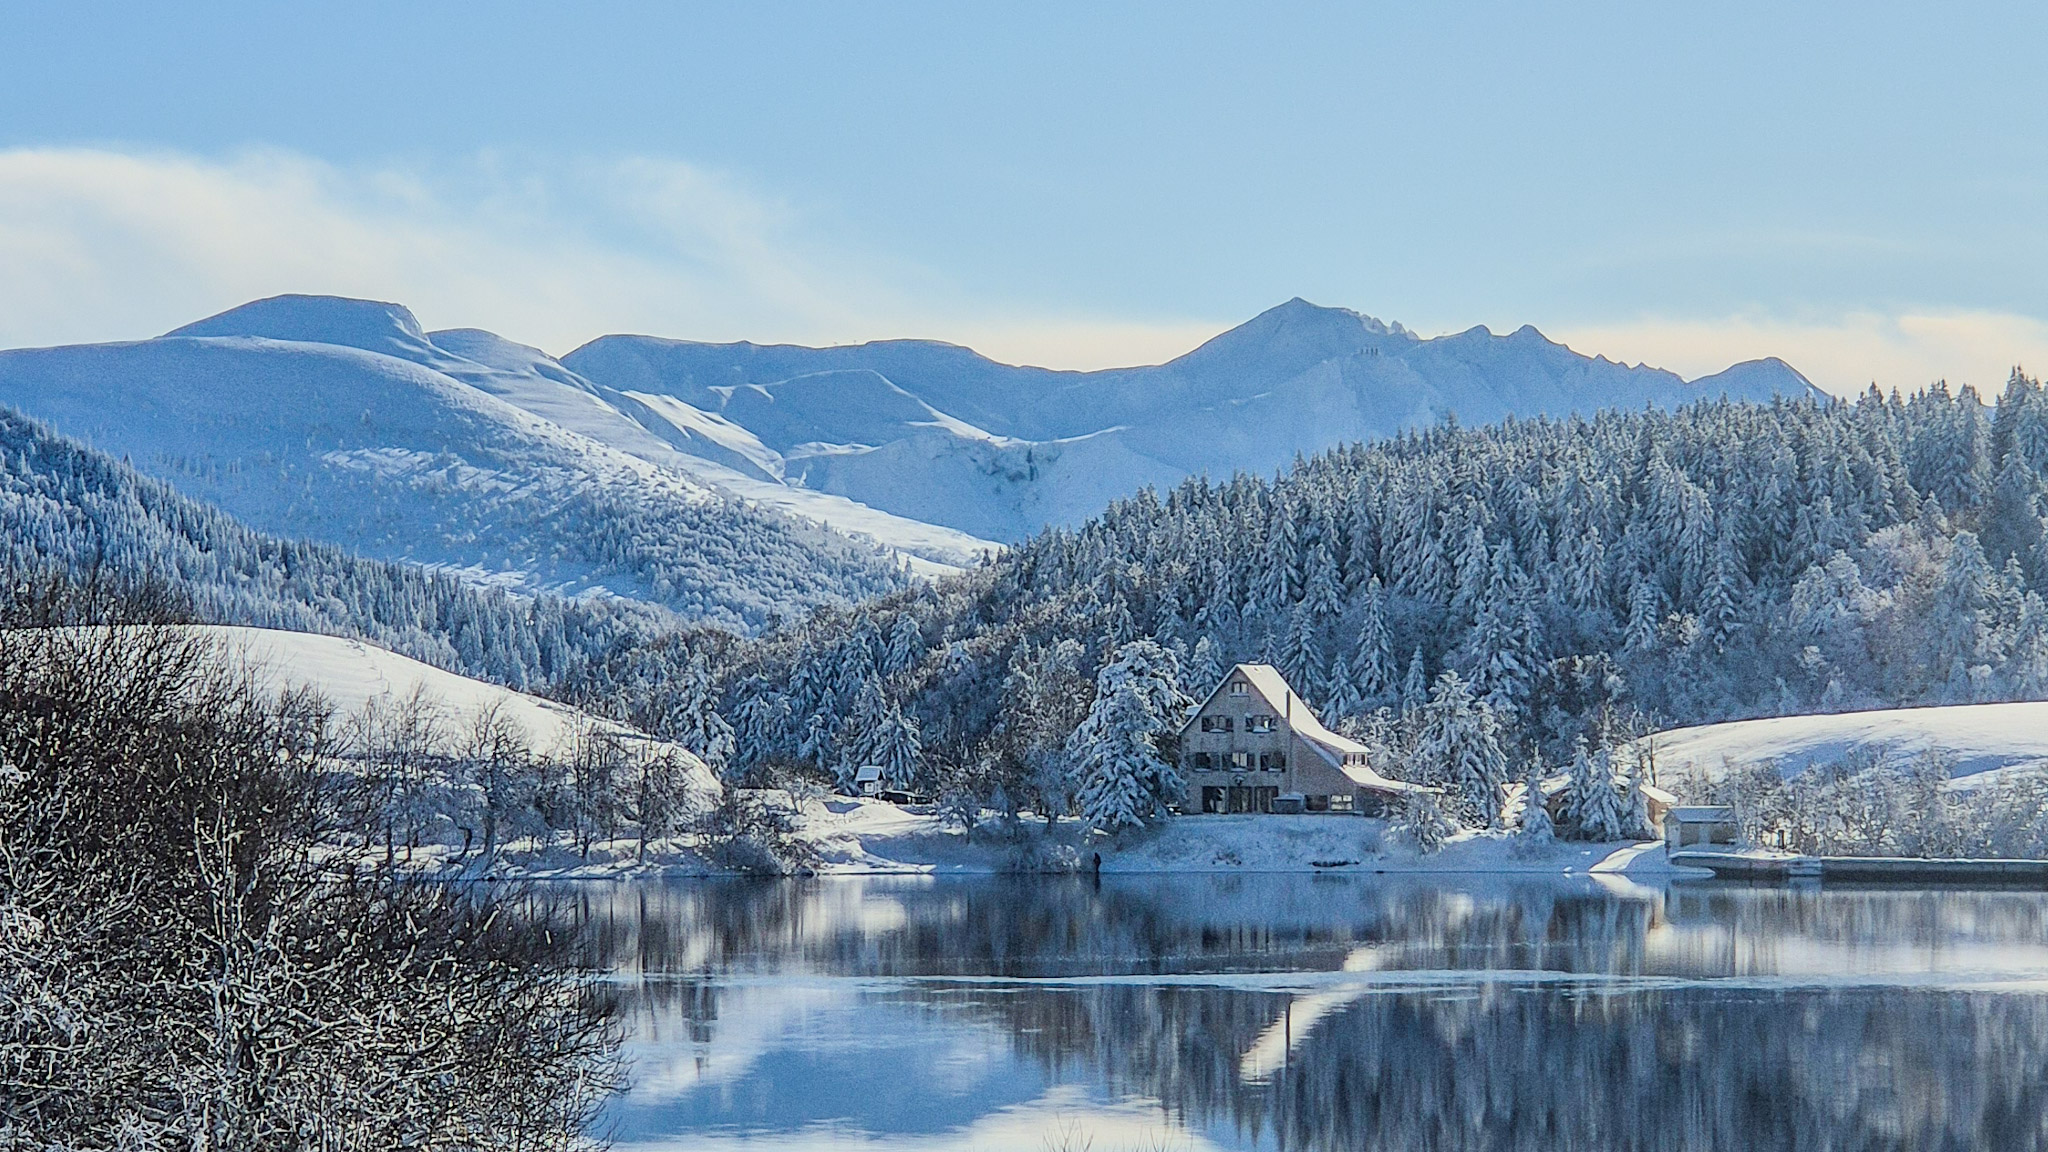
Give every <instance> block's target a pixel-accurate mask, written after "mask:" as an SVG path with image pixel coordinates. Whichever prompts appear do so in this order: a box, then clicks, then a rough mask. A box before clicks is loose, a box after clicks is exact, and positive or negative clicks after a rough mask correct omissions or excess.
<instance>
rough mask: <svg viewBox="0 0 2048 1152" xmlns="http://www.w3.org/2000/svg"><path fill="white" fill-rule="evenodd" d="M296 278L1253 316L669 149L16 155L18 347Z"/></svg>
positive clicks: (782, 314) (863, 336) (765, 327)
mask: <svg viewBox="0 0 2048 1152" xmlns="http://www.w3.org/2000/svg"><path fill="white" fill-rule="evenodd" d="M280 292H329V293H337V294H342V295H350V296H366V297H372V298H376V299H384V300H396V301H399V302H401V303H404V304H406V305H408V306H410V307H411V308H412V309H413V310H414V311H415V312H416V313H418V314H419V316H420V318H421V320H422V321H423V322H424V323H426V324H428V325H429V326H431V327H454V326H459V325H469V326H476V327H483V328H489V329H491V330H493V331H496V332H499V333H501V334H502V335H505V336H508V337H511V338H512V339H515V340H521V341H524V342H526V343H529V344H535V345H538V346H540V347H542V348H545V349H547V350H549V351H552V352H557V353H560V352H563V351H566V350H567V349H569V348H571V347H573V346H575V345H577V344H580V343H582V342H583V341H585V340H588V339H590V338H592V337H594V336H598V335H602V334H604V333H607V332H646V333H652V334H656V335H666V336H679V337H688V338H693V339H705V340H739V339H749V340H756V341H773V340H787V341H800V342H805V343H840V342H848V341H858V340H870V339H881V338H888V337H904V336H916V337H926V338H932V339H940V340H950V341H953V342H955V343H961V344H967V345H970V346H972V347H974V348H976V349H978V350H980V351H982V352H984V353H986V354H988V355H991V356H994V357H996V358H998V359H1002V360H1007V361H1011V362H1013V363H1032V364H1043V365H1047V366H1050V367H1060V368H1085V367H1106V366H1111V365H1127V364H1140V363H1157V362H1159V361H1161V360H1165V359H1167V358H1170V357H1172V356H1175V355H1178V354H1179V353H1181V352H1185V351H1187V350H1188V349H1189V348H1192V347H1194V346H1195V345H1196V344H1198V343H1200V342H1201V341H1202V340H1204V339H1206V338H1208V337H1209V336H1212V335H1214V334H1215V333H1216V332H1218V331H1220V330H1222V329H1223V328H1224V327H1227V326H1228V324H1230V323H1233V322H1236V321H1238V320H1242V319H1244V317H1241V316H1238V317H1215V318H1202V319H1196V318H1168V319H1164V320H1156V319H1152V318H1145V317H1138V318H1133V317H1129V316H1115V315H1107V316H1105V315H1093V314H1087V313H1078V312H1064V313H1063V312H1059V311H1055V310H1047V309H1043V308H1033V307H1029V306H1019V305H1017V304H1016V303H1015V302H1012V301H1000V300H986V299H974V298H971V297H969V296H968V295H967V294H964V293H961V292H959V291H957V290H955V289H954V288H953V287H952V286H951V285H949V284H948V282H947V281H946V279H945V277H944V275H943V274H942V273H941V272H939V271H937V270H933V269H929V268H921V267H912V266H906V265H904V264H902V263H900V262H897V261H894V260H893V258H892V257H891V256H890V255H889V254H887V253H876V252H864V251H860V250H858V249H857V248H856V247H854V246H853V245H851V244H850V243H848V242H846V241H845V240H844V239H843V238H841V237H839V236H836V235H832V234H830V233H828V232H826V230H825V229H824V228H823V226H822V225H821V224H820V223H819V222H818V221H817V220H815V219H813V218H811V217H810V214H807V213H806V211H805V210H804V209H803V208H802V207H801V206H799V205H793V204H791V203H789V202H786V201H784V200H782V199H779V198H777V197H776V196H773V195H770V194H767V193H764V192H763V191H762V190H760V189H757V188H753V187H750V186H748V185H747V184H746V183H744V182H743V181H740V180H738V179H735V178H733V177H732V176H730V175H727V174H724V173H720V172H717V171H712V170H708V169H705V168H701V167H698V166H694V165H690V164H685V163H679V162H675V161H668V160H654V159H618V160H605V161H590V160H584V161H579V162H574V163H570V162H542V161H535V160H533V159H531V158H526V157H512V156H505V155H494V154H484V155H479V156H476V157H473V158H470V159H469V160H467V161H465V162H463V163H461V164H458V165H439V166H435V167H431V168H415V167H406V166H403V165H395V164H394V165H383V166H372V167H342V166H337V165H333V164H329V163H325V162H322V161H318V160H313V159H310V158H307V157H305V156H302V155H298V154H294V153H289V152H280V151H251V152H246V153H242V154H239V155H235V156H231V157H225V158H214V157H197V156H192V155H187V154H180V153H166V152H128V151H117V150H110V149H90V148H46V149H14V150H6V151H0V347H12V346H20V345H25V344H54V343H65V342H74V341H94V340H116V339H134V338H141V337H145V336H151V335H155V334H157V333H160V332H163V331H166V330H168V329H170V328H173V327H176V326H177V325H179V324H183V323H186V322H187V321H190V320H193V319H196V318H198V317H200V316H204V315H208V314H210V313H213V312H217V311H220V310H221V309H224V308H229V307H233V306H234V305H236V304H240V303H242V302H244V301H247V300H251V299H254V298H257V297H260V296H268V295H274V294H276V293H280ZM1333 303H1345V302H1344V301H1333ZM1394 318H1395V319H1400V318H1401V317H1399V316H1398V315H1397V316H1395V317H1394ZM1508 319H1511V320H1513V321H1514V323H1517V324H1518V323H1520V322H1521V320H1522V319H1525V318H1523V317H1511V318H1508ZM1550 335H1552V336H1553V337H1555V338H1558V339H1562V340H1565V341H1566V342H1567V343H1569V344H1571V345H1572V346H1573V347H1574V348H1577V349H1579V350H1581V351H1584V352H1588V353H1596V352H1597V353H1604V354H1606V355H1607V356H1609V357H1611V358H1615V359H1625V360H1628V361H1630V362H1634V361H1638V360H1640V361H1647V362H1649V363H1652V364H1658V365H1662V366H1664V367H1668V368H1672V369H1674V370H1676V371H1679V372H1682V373H1684V374H1686V375H1688V376H1697V375H1701V374H1704V373H1708V372H1713V371H1718V370H1719V369H1721V368H1724V367H1726V366H1727V365H1729V364H1730V363H1733V362H1735V361H1738V360H1745V359H1751V358H1754V357H1759V356H1779V357H1782V358H1783V359H1785V360H1787V361H1789V362H1791V363H1792V364H1793V365H1794V366H1796V367H1798V368H1799V369H1800V370H1801V371H1803V372H1805V373H1806V374H1807V375H1808V376H1809V377H1810V378H1812V379H1813V380H1814V381H1815V382H1816V383H1818V384H1820V385H1821V386H1823V387H1825V388H1829V389H1832V390H1835V391H1840V392H1852V391H1855V390H1858V389H1860V388H1862V387H1864V386H1866V385H1868V384H1869V383H1870V382H1871V381H1873V380H1875V381H1876V382H1877V383H1879V384H1880V385H1882V386H1884V387H1887V388H1890V387H1893V386H1898V387H1901V388H1905V389H1913V388H1918V387H1921V386H1924V385H1926V384H1927V383H1929V382H1931V381H1933V380H1935V379H1938V378H1946V379H1948V380H1949V381H1951V382H1952V383H1958V384H1960V383H1963V382H1968V383H1972V384H1976V385H1978V386H1979V387H1980V388H1985V387H1995V386H1996V385H1998V384H2000V383H2002V382H2003V380H2004V378H2005V375H2006V373H2007V371H2008V370H2009V369H2010V367H2011V366H2012V365H2013V364H2014V363H2022V364H2029V365H2035V366H2048V324H2043V323H2042V322H2041V321H2039V320H2035V319H2033V318H2030V317H2026V316H2021V315H2015V314H2009V313H2000V312H1986V311H1966V310H1942V309H1934V308H1928V309H1920V310H1914V311H1909V312H1900V313H1877V312H1870V313H1855V314H1849V315H1841V316H1830V317H1821V318H1819V319H1812V318H1793V319H1787V318H1782V317H1774V316H1752V315H1740V316H1730V317H1707V318H1698V317H1651V318H1644V319H1632V320H1623V321H1616V322H1611V323H1590V324H1580V325H1577V326H1566V327H1564V328H1562V329H1559V330H1554V331H1552V332H1551V333H1550Z"/></svg>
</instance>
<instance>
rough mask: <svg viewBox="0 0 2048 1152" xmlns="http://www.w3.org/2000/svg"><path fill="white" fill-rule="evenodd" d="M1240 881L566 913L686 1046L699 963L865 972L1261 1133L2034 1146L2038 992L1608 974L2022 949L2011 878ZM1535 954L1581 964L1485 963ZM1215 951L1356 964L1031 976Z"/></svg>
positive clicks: (708, 1020)
mask: <svg viewBox="0 0 2048 1152" xmlns="http://www.w3.org/2000/svg"><path fill="white" fill-rule="evenodd" d="M1248 879H1249V878H1232V879H1230V880H1228V881H1221V880H1219V881H1216V882H1209V881H1206V880H1201V879H1196V880H1189V879H1181V880H1178V881H1175V882H1172V883H1160V884H1150V885H1148V884H1105V885H1104V886H1103V888H1102V889H1100V890H1096V889H1093V888H1091V887H1090V886H1088V885H1087V884H1086V883H1083V882H1074V883H1069V882H1064V881H1051V882H1048V881H1038V880H1025V881H1014V882H1013V881H992V882H984V881H976V882H972V883H957V884H948V883H931V884H892V883H879V884H839V883H812V884H802V883H790V882H750V883H743V884H730V885H728V884H697V885H677V886H667V887H664V886H637V887H610V888H604V889H592V890H583V891H581V892H579V893H578V895H577V896H576V901H575V902H576V905H577V907H576V909H575V914H576V915H577V916H579V917H581V918H582V919H583V920H584V921H585V923H586V926H587V931H586V933H585V939H586V940H587V941H589V946H590V947H591V949H592V958H593V960H595V961H597V962H601V963H604V964H606V965H608V966H610V967H613V968H615V969H623V970H627V971H635V970H637V971H640V972H643V973H650V974H651V973H660V974H662V975H661V977H660V978H659V979H652V980H649V981H647V982H646V983H645V984H644V985H643V986H642V987H641V988H640V989H639V990H638V992H637V993H636V996H637V999H638V1005H639V1006H640V1007H641V1008H643V1009H645V1010H647V1011H649V1012H652V1013H655V1014H658V1015H666V1016H668V1017H669V1018H671V1019H673V1018H675V1017H676V1016H677V1015H680V1016H681V1017H683V1018H684V1019H686V1020H687V1021H689V1022H690V1026H691V1027H692V1029H693V1030H694V1031H696V1032H698V1033H699V1035H700V1038H701V1037H702V1036H704V1035H708V1034H709V1031H710V1030H712V1029H714V1028H715V1027H716V1026H717V1013H718V998H717V992H716V981H717V980H718V979H719V978H720V977H722V976H724V975H728V974H732V973H736V972H761V971H778V970H786V971H798V972H818V973H824V974H849V975H864V976H898V977H935V978H936V979H920V980H912V981H909V982H906V983H902V984H898V985H895V986H893V987H892V988H891V990H889V991H888V992H886V993H871V994H880V995H887V996H891V997H897V998H901V999H902V1000H904V1001H906V1002H910V1003H914V1004H916V1005H918V1006H920V1007H924V1008H928V1009H932V1010H935V1011H939V1012H941V1013H948V1014H955V1015H957V1016H960V1017H964V1018H968V1019H974V1020H978V1021H982V1022H985V1023H991V1024H994V1025H997V1026H999V1027H1001V1028H1003V1029H1004V1030H1005V1031H1007V1033H1008V1034H1009V1035H1010V1036H1011V1037H1012V1043H1013V1044H1014V1045H1015V1047H1016V1049H1017V1050H1018V1051H1019V1052H1021V1053H1023V1054H1026V1055H1028V1056H1029V1057H1031V1058H1033V1059H1035V1060H1036V1061H1038V1062H1040V1063H1041V1064H1043V1065H1044V1066H1045V1067H1046V1068H1047V1069H1048V1070H1049V1071H1050V1072H1051V1073H1052V1074H1053V1075H1055V1076H1075V1075H1079V1076H1082V1077H1084V1078H1087V1079H1098V1078H1099V1079H1102V1080H1105V1081H1107V1082H1108V1084H1109V1085H1110V1086H1111V1087H1112V1089H1113V1090H1116V1091H1120V1092H1128V1093H1135V1094H1141V1095H1145V1096H1149V1097H1154V1098H1157V1099H1159V1100H1160V1101H1162V1103H1163V1104H1164V1105H1165V1106H1166V1107H1167V1108H1168V1109H1170V1110H1172V1111H1173V1112H1175V1113H1176V1114H1178V1115H1179V1116H1181V1117H1182V1118H1183V1119H1184V1121H1185V1122H1186V1123H1188V1124H1189V1125H1190V1126H1193V1127H1197V1128H1215V1127H1221V1128H1227V1129H1230V1128H1234V1129H1236V1130H1238V1131H1239V1132H1241V1133H1244V1134H1246V1135H1251V1134H1258V1135H1259V1136H1260V1137H1261V1138H1263V1139H1264V1140H1267V1141H1272V1142H1276V1143H1282V1144H1284V1146H1287V1147H1298V1148H1303V1149H1320V1148H1330V1149H1337V1148H1343V1149H1353V1148H1361V1149H1401V1150H1406V1149H1418V1150H1419V1149H1461V1148H1473V1149H1578V1148H1584V1149H1623V1148H1645V1149H1692V1148H1742V1147H1756V1148H1765V1147H1771V1148H1776V1147H1784V1148H1830V1149H1865V1148H1868V1149H1878V1148H1915V1149H1950V1148H1953V1149H1966V1148H2000V1149H2029V1148H2048V1121H2044V1120H2043V1118H2042V1117H2043V1115H2044V1113H2048V999H2044V998H2042V997H2039V996H2035V995H2027V994H2013V995H2002V994H1996V993H1972V992H1915V993H1910V994H1902V993H1900V992H1899V991H1898V990H1896V989H1889V990H1887V989H1852V990H1846V991H1833V992H1830V991H1825V990H1821V989H1815V988H1811V987H1808V988H1800V987H1794V986H1787V987H1776V988H1774V987H1770V986H1764V987H1762V988H1759V987H1758V986H1756V985H1754V984H1749V985H1733V984H1730V985H1722V986H1719V987H1714V986H1703V985H1699V984H1679V985H1670V986H1665V985H1661V984H1659V983H1657V982H1655V981H1654V980H1652V981H1651V982H1650V983H1647V984H1646V983H1644V982H1642V981H1623V982H1621V983H1615V982H1613V981H1610V980H1607V979H1605V977H1607V976H1609V975H1619V976H1624V977H1652V978H1654V977H1657V976H1660V975H1672V976H1679V977H1688V978H1690V977H1702V976H1705V977H1712V976H1722V975H1754V974H1760V973H1761V974H1768V973H1771V972H1775V971H1780V970H1784V971H1788V972H1789V971H1793V970H1794V969H1795V967H1798V966H1800V965H1803V966H1804V967H1803V968H1798V970H1799V971H1801V972H1811V971H1813V970H1814V968H1815V966H1816V964H1818V965H1820V966H1821V967H1822V968H1823V970H1825V966H1826V965H1828V964H1836V965H1837V968H1836V969H1835V970H1836V971H1848V970H1850V969H1851V968H1852V967H1853V963H1854V962H1853V961H1852V956H1854V955H1855V954H1858V953H1861V952H1864V951H1866V950H1869V949H1878V948H1891V949H1906V950H1909V951H1910V950H1913V949H1920V950H1924V951H1926V952H1928V953H1929V954H1938V953H1939V952H1941V951H1942V950H1943V949H1944V948H1947V947H1953V946H1955V945H1957V944H1958V943H1959V942H1967V943H1969V944H1970V945H1972V946H1975V947H2001V946H2002V947H2004V948H2006V949H2007V950H2008V952H2009V953H2012V954H2014V955H2018V956H2020V957H2021V959H2020V960H2019V961H2015V962H2017V963H2032V961H2030V960H2027V959H2025V953H2026V952H2027V950H2031V951H2032V952H2033V953H2035V958H2036V959H2038V958H2039V956H2041V955H2044V954H2048V944H2044V942H2048V899H2044V898H2043V896H2042V895H2041V894H2039V893H1997V892H1989V893H1956V892H1949V893H1896V892H1854V891H1850V892H1838V891H1825V892H1794V891H1786V890H1782V889H1777V890H1746V889H1731V888H1704V889H1693V890H1684V891H1676V892H1673V893H1671V894H1669V895H1668V896H1663V895H1659V894H1657V893H1651V892H1641V891H1638V892H1637V893H1635V895H1634V896H1616V895H1613V894H1610V893H1608V892H1606V891H1603V890H1601V889H1598V888H1593V887H1587V888H1583V889H1575V888H1572V887H1569V886H1566V885H1557V884H1529V885H1519V886H1501V887H1498V888H1493V889H1489V890H1485V891H1480V892H1475V891H1461V890H1457V889H1451V888H1444V887H1440V886H1435V885H1431V884H1427V883H1402V882H1392V881H1376V880H1373V881H1363V882H1358V883H1343V884H1314V885H1305V884H1303V883H1302V882H1301V881H1299V880H1275V881H1273V882H1272V883H1270V884H1262V883H1259V882H1247V880H1248ZM1816 957H1818V959H1816ZM1532 970H1533V971H1542V972H1546V973H1562V974H1567V975H1580V976H1584V977H1585V978H1584V979H1575V980H1566V981H1564V982H1562V983H1558V982H1555V981H1549V982H1541V983H1537V982H1529V981H1524V980H1520V979H1518V978H1515V977H1513V976H1512V975H1502V974H1503V973H1513V972H1515V971H1532ZM1233 971H1235V972H1265V973H1272V972H1290V971H1291V972H1304V973H1339V972H1344V971H1349V972H1351V973H1355V974H1356V975H1357V981H1356V982H1355V983H1354V982H1347V981H1346V980H1343V979H1339V980H1336V981H1335V982H1334V983H1333V982H1331V981H1330V980H1328V979H1306V980H1305V989H1304V990H1303V991H1302V992H1301V993H1300V994H1299V995H1296V994H1293V993H1290V992H1288V991H1280V990H1275V989H1274V988H1273V987H1272V986H1271V985H1270V984H1263V985H1255V986H1253V987H1232V986H1230V985H1229V983H1228V982H1227V981H1225V982H1222V983H1217V984H1206V983H1201V982H1191V983H1173V982H1152V981H1146V980H1136V981H1113V982H1108V983H1098V982H1076V983H1071V984H1062V983H1057V981H1059V980H1062V979H1066V978H1070V977H1080V976H1092V975H1108V976H1123V977H1144V976H1150V975H1155V974H1156V975H1172V974H1215V973H1228V972H1233ZM1389 973H1394V974H1396V975H1393V976H1390V975H1388V974H1389ZM1400 973H1412V974H1414V978H1413V979H1410V980H1406V981H1403V980H1402V979H1401V978H1400V976H1399V975H1398V974H1400ZM1461 973H1462V974H1464V975H1463V976H1462V977H1459V976H1458V975H1457V974H1461ZM1488 973H1493V974H1494V975H1490V976H1489V975H1488ZM1376 974H1377V975H1376ZM1425 974H1427V975H1425ZM949 975H996V976H1007V977H1018V978H1041V979H1050V980H1053V981H1055V983H1051V984H1032V985H1028V986H1020V985H1016V984H1010V983H1000V982H999V983H995V984H983V983H971V982H970V983H949V982H946V981H945V980H944V979H943V977H945V976H949ZM1447 977H1449V978H1450V982H1449V983H1448V984H1447V985H1446V986H1444V987H1427V988H1425V987H1422V986H1421V984H1420V983H1419V982H1426V981H1431V980H1435V981H1443V980H1444V979H1446V978H1447ZM634 998H635V997H629V1001H631V1000H633V999H634ZM1276 1028H1278V1029H1279V1033H1278V1035H1279V1037H1280V1041H1281V1042H1280V1043H1278V1044H1276V1043H1275V1029H1276ZM1255 1049H1257V1050H1258V1051H1259V1052H1260V1053H1261V1056H1260V1058H1259V1059H1257V1060H1253V1059H1249V1058H1248V1053H1251V1052H1253V1051H1254V1050H1255Z"/></svg>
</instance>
